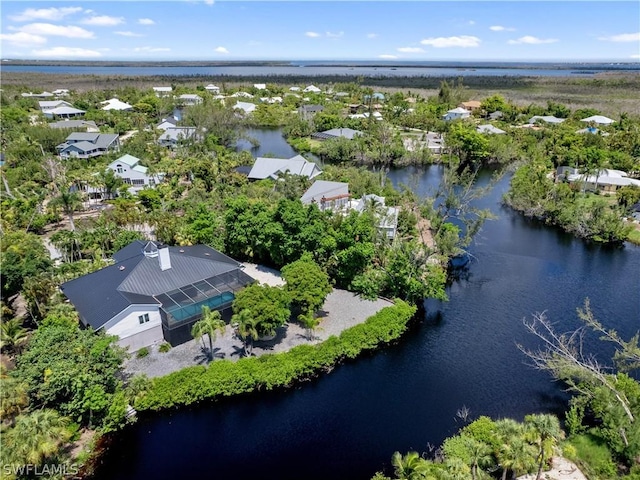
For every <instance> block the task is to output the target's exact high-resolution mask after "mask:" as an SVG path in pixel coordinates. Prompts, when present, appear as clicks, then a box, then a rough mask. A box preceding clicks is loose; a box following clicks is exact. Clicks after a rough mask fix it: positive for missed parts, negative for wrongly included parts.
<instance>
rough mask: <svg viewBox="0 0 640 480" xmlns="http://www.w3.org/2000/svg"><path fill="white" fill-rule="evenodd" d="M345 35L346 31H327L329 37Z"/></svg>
mask: <svg viewBox="0 0 640 480" xmlns="http://www.w3.org/2000/svg"><path fill="white" fill-rule="evenodd" d="M343 35H344V32H327V37H329V38H340V37H341V36H343Z"/></svg>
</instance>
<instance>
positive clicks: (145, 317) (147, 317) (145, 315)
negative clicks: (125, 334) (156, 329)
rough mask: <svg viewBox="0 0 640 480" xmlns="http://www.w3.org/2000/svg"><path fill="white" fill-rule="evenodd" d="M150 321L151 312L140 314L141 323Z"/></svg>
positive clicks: (139, 320)
mask: <svg viewBox="0 0 640 480" xmlns="http://www.w3.org/2000/svg"><path fill="white" fill-rule="evenodd" d="M148 321H149V314H148V313H145V314H144V315H138V322H140V325H143V324H145V323H147V322H148Z"/></svg>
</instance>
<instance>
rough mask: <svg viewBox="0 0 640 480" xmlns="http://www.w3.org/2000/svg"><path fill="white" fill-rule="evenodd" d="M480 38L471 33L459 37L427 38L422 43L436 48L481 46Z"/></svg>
mask: <svg viewBox="0 0 640 480" xmlns="http://www.w3.org/2000/svg"><path fill="white" fill-rule="evenodd" d="M480 41H481V40H480V39H479V38H478V37H473V36H471V35H460V36H459V37H435V38H425V39H424V40H422V41H421V42H420V43H421V44H422V45H431V46H432V47H434V48H449V47H461V48H468V47H479V46H480Z"/></svg>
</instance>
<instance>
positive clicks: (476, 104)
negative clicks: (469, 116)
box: [458, 100, 482, 112]
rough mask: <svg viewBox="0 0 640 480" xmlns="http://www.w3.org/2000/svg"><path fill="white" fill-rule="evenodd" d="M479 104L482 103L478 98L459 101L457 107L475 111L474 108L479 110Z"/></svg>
mask: <svg viewBox="0 0 640 480" xmlns="http://www.w3.org/2000/svg"><path fill="white" fill-rule="evenodd" d="M481 105H482V103H481V102H479V101H478V100H469V101H468V102H461V103H460V105H458V107H460V108H464V109H465V110H469V111H470V112H475V111H476V110H480V106H481Z"/></svg>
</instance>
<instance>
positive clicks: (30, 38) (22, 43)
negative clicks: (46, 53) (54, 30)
mask: <svg viewBox="0 0 640 480" xmlns="http://www.w3.org/2000/svg"><path fill="white" fill-rule="evenodd" d="M0 40H3V41H5V42H7V43H8V44H10V45H15V46H16V47H33V46H37V45H43V44H45V43H47V39H46V38H44V37H42V36H40V35H32V34H31V33H26V32H17V33H2V34H0Z"/></svg>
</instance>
